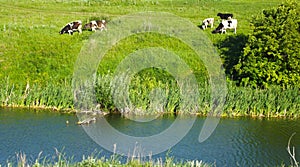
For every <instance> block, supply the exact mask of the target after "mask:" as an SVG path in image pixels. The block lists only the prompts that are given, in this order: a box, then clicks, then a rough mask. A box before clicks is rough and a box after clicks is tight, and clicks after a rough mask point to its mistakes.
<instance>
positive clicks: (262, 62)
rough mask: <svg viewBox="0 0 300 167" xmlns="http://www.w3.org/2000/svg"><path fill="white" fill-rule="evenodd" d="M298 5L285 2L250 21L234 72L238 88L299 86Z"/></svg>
mask: <svg viewBox="0 0 300 167" xmlns="http://www.w3.org/2000/svg"><path fill="white" fill-rule="evenodd" d="M299 14H300V6H299V5H298V4H297V2H291V1H287V2H285V3H283V4H281V5H279V6H278V7H277V8H273V9H270V10H263V13H262V15H261V16H259V17H256V18H254V19H253V21H252V24H253V26H254V30H253V33H252V34H250V36H249V38H248V41H247V42H246V47H245V48H244V51H243V55H242V56H241V57H240V59H239V62H238V64H237V65H236V66H235V70H236V72H237V75H238V80H239V82H240V83H241V84H242V85H250V86H254V87H263V88H266V87H269V86H270V85H281V86H283V87H290V86H300V54H299V53H300V17H299Z"/></svg>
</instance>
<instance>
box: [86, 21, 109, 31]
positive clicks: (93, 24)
mask: <svg viewBox="0 0 300 167" xmlns="http://www.w3.org/2000/svg"><path fill="white" fill-rule="evenodd" d="M83 28H84V29H91V30H92V31H96V30H101V31H103V30H107V29H106V21H105V20H93V21H90V22H89V23H87V24H85V25H84V27H83Z"/></svg>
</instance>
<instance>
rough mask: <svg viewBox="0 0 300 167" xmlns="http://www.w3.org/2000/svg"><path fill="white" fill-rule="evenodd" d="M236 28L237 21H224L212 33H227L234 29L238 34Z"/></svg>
mask: <svg viewBox="0 0 300 167" xmlns="http://www.w3.org/2000/svg"><path fill="white" fill-rule="evenodd" d="M236 28H237V19H231V20H222V22H221V23H220V24H219V26H218V27H217V28H216V29H215V30H213V31H212V33H214V34H216V33H220V32H221V34H223V33H226V29H234V33H235V34H236Z"/></svg>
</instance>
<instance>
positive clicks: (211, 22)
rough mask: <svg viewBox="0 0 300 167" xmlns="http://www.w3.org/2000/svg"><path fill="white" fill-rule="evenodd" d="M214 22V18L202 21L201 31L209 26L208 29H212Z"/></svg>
mask: <svg viewBox="0 0 300 167" xmlns="http://www.w3.org/2000/svg"><path fill="white" fill-rule="evenodd" d="M214 20H215V19H214V18H207V19H204V20H203V21H202V29H203V30H205V29H206V28H207V26H208V25H210V27H211V28H213V26H214Z"/></svg>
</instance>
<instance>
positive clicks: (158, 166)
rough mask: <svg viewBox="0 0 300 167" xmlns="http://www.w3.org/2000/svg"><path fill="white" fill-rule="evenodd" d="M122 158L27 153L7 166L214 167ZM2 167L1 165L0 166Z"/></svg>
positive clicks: (114, 155)
mask: <svg viewBox="0 0 300 167" xmlns="http://www.w3.org/2000/svg"><path fill="white" fill-rule="evenodd" d="M121 158H124V157H121V156H118V155H116V154H113V155H112V156H111V157H109V158H107V157H105V156H102V157H99V156H95V155H93V154H92V155H88V156H86V155H84V156H83V157H82V160H81V161H79V162H75V161H74V160H73V159H72V158H68V157H66V156H65V154H63V153H60V152H56V155H55V156H52V158H51V159H50V158H47V157H44V158H43V157H41V155H39V157H38V158H37V159H36V160H29V159H27V156H26V154H25V153H18V154H17V159H16V160H17V162H14V161H13V162H11V161H7V164H6V166H8V167H11V166H15V165H16V166H18V167H96V166H99V167H111V166H120V167H126V166H143V167H171V166H172V167H173V166H182V167H209V166H214V165H213V164H208V163H204V162H203V161H199V160H188V161H180V162H177V161H175V160H174V158H173V157H165V158H157V159H148V160H144V159H143V158H141V157H136V158H130V160H129V159H128V158H127V161H126V162H121ZM0 166H1V165H0Z"/></svg>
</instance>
